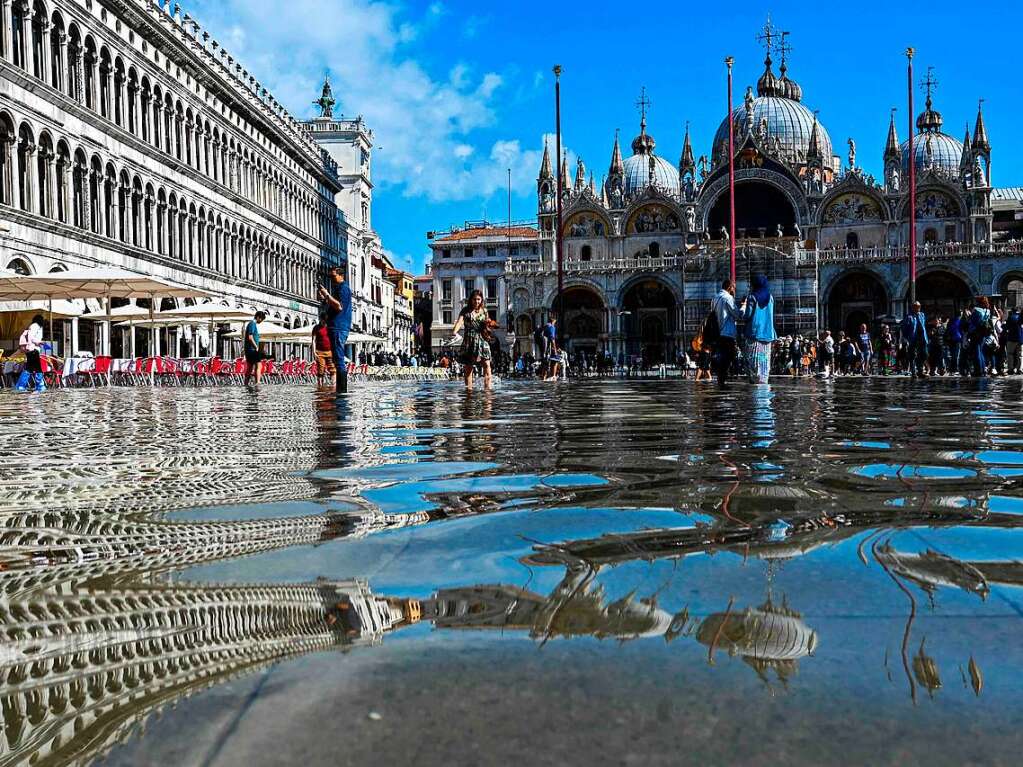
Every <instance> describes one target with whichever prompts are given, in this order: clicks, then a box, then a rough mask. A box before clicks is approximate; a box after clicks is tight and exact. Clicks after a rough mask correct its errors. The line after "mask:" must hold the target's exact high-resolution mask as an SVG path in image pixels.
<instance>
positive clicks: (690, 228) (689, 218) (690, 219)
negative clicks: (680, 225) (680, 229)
mask: <svg viewBox="0 0 1023 767" xmlns="http://www.w3.org/2000/svg"><path fill="white" fill-rule="evenodd" d="M686 231H687V232H695V231H696V208H694V207H692V206H690V207H688V208H686Z"/></svg>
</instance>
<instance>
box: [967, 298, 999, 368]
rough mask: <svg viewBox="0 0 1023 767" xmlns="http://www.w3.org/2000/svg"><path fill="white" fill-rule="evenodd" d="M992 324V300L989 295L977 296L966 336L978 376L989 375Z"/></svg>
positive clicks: (970, 357)
mask: <svg viewBox="0 0 1023 767" xmlns="http://www.w3.org/2000/svg"><path fill="white" fill-rule="evenodd" d="M993 329H994V328H993V326H992V325H991V302H990V301H988V298H987V296H977V299H976V300H975V301H974V302H973V309H972V310H971V311H970V319H969V323H968V324H967V327H966V337H967V339H968V341H969V348H970V351H969V359H970V364H971V366H972V368H973V375H974V376H976V377H977V378H985V377H987V366H988V359H987V349H986V347H987V338H988V336H989V335H990V334H991V332H992V331H993Z"/></svg>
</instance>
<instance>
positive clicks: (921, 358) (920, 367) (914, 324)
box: [902, 301, 930, 378]
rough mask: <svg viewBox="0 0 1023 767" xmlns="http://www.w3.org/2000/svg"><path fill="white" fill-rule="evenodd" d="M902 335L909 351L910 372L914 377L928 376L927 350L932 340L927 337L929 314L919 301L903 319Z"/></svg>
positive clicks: (915, 302)
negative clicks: (924, 311)
mask: <svg viewBox="0 0 1023 767" xmlns="http://www.w3.org/2000/svg"><path fill="white" fill-rule="evenodd" d="M902 337H903V338H904V339H905V341H906V348H907V350H908V352H909V372H910V375H911V376H912V377H913V378H926V377H927V370H926V367H925V365H926V363H927V351H928V347H929V345H930V341H929V339H928V337H927V315H926V314H924V313H923V311H922V310H921V307H920V302H919V301H914V302H913V311H911V312H910V313H909V314H907V315H906V316H905V317H904V318H903V320H902Z"/></svg>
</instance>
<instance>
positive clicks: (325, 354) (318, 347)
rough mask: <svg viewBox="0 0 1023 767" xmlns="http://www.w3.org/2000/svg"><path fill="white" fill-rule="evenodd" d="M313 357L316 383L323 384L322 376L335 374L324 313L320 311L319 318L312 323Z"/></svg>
mask: <svg viewBox="0 0 1023 767" xmlns="http://www.w3.org/2000/svg"><path fill="white" fill-rule="evenodd" d="M313 357H314V358H315V360H316V383H317V385H318V386H323V378H324V376H328V375H330V376H333V375H334V374H335V370H334V360H333V353H332V352H331V347H330V330H329V329H328V328H327V315H326V313H321V314H320V319H319V320H318V321H317V323H316V324H315V325H313Z"/></svg>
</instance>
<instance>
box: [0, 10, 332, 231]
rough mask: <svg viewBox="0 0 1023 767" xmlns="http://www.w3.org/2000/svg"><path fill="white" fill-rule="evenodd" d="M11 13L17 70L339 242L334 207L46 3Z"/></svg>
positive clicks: (4, 31)
mask: <svg viewBox="0 0 1023 767" xmlns="http://www.w3.org/2000/svg"><path fill="white" fill-rule="evenodd" d="M10 13H11V16H10V26H8V24H7V20H6V19H5V20H4V23H3V24H0V47H2V49H3V50H2V54H3V56H4V58H6V59H7V60H8V61H10V62H11V63H12V64H14V65H15V66H17V67H20V68H21V69H24V70H25V71H26V72H28V73H29V74H31V75H33V76H35V77H36V78H38V79H39V80H42V81H43V82H45V83H47V84H48V85H50V86H52V87H53V88H55V89H56V90H58V91H60V92H61V93H63V94H65V95H66V96H68V97H70V98H72V99H74V100H75V101H77V102H78V103H80V104H83V105H84V106H86V107H87V108H88V109H91V110H92V111H94V112H96V113H97V114H99V115H100V116H101V117H103V118H105V119H107V120H109V121H111V122H112V123H114V124H116V125H118V126H120V127H121V128H123V129H124V130H126V131H128V132H129V133H131V134H133V135H135V136H137V137H139V138H141V139H142V140H143V141H145V142H147V143H149V144H151V145H152V146H153V147H155V148H157V149H160V150H163V151H164V152H166V153H167V154H169V155H171V156H172V157H174V158H176V159H177V160H178V161H179V162H181V163H184V164H185V165H187V166H189V167H190V168H192V169H194V170H195V171H197V172H198V173H201V174H204V175H205V176H207V177H208V178H210V179H212V180H213V181H215V182H217V183H220V184H223V185H224V186H226V187H228V188H229V189H231V190H232V191H234V192H236V193H238V194H239V195H241V196H242V197H244V198H246V199H248V200H251V201H252V202H253V203H255V204H256V205H258V206H260V207H262V208H264V209H265V210H267V211H270V212H271V213H273V214H274V215H276V216H278V217H280V218H282V219H284V220H285V221H288V222H289V223H291V224H293V225H294V226H296V227H298V228H300V229H301V230H302V231H305V232H312V233H314V234H315V236H317V237H319V238H321V239H327V240H329V239H330V238H331V237H336V236H337V233H336V230H337V221H336V218H335V217H334V216H333V214H332V213H331V205H330V204H329V203H328V202H327V201H326V200H324V199H323V198H322V197H321V196H320V195H319V194H317V193H315V192H313V191H310V190H309V189H306V188H303V184H301V183H300V182H297V181H295V180H294V179H292V178H289V177H288V176H287V174H286V173H284V172H283V171H282V170H281V169H280V168H279V167H278V166H277V165H275V162H274V161H272V160H271V159H269V158H267V157H264V156H263V155H262V154H260V153H258V152H257V151H256V150H255V148H254V147H253V148H251V149H250V147H249V146H248V145H247V144H246V143H245V142H243V141H242V140H241V139H236V138H235V137H234V136H233V135H232V134H231V132H230V131H228V130H227V129H223V130H222V129H221V127H220V126H219V125H217V124H216V123H215V122H214V123H211V122H210V119H209V118H208V117H204V116H203V114H202V113H201V112H200V111H199V110H198V109H193V108H192V106H191V105H189V104H188V103H186V102H183V101H182V100H181V98H179V97H178V96H177V94H176V93H174V92H172V91H171V90H170V89H166V88H162V87H161V86H160V84H159V82H157V81H156V79H155V78H150V76H149V75H147V74H145V73H139V71H138V70H137V69H136V67H135V66H134V65H132V64H131V63H130V62H129V63H127V64H126V63H125V61H124V59H123V58H122V57H121V55H120V54H119V53H117V52H116V51H114V52H113V53H111V49H110V48H108V47H107V46H106V45H105V44H103V42H102V41H99V42H97V40H96V39H95V38H94V37H93V35H92V34H90V33H84V34H83V32H82V31H81V30H80V29H79V27H78V25H77V24H76V23H74V22H71V23H70V24H67V25H65V23H64V19H63V17H62V15H61V13H60V12H59V11H53V13H52V14H51V13H50V12H49V11H48V9H47V7H46V3H45V2H44V0H13V3H12V6H11V12H10ZM5 15H6V14H5ZM331 244H332V245H334V244H335V243H334V242H331Z"/></svg>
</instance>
